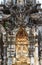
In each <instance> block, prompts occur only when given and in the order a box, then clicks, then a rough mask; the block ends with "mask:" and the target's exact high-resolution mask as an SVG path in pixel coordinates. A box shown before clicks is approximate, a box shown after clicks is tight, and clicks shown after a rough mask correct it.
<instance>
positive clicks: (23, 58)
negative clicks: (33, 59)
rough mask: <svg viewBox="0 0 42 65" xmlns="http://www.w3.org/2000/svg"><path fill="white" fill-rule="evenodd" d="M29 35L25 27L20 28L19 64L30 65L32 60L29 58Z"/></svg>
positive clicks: (17, 47)
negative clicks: (28, 64)
mask: <svg viewBox="0 0 42 65" xmlns="http://www.w3.org/2000/svg"><path fill="white" fill-rule="evenodd" d="M28 43H29V42H28V34H27V32H26V30H25V28H24V27H22V26H21V27H20V28H19V31H18V32H17V35H16V59H17V64H18V63H20V65H21V64H26V65H27V63H29V61H30V58H29V57H28V52H29V51H28Z"/></svg>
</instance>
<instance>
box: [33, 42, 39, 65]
mask: <svg viewBox="0 0 42 65" xmlns="http://www.w3.org/2000/svg"><path fill="white" fill-rule="evenodd" d="M34 62H35V63H34V65H39V57H38V43H36V44H35V52H34Z"/></svg>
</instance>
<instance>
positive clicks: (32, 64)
mask: <svg viewBox="0 0 42 65" xmlns="http://www.w3.org/2000/svg"><path fill="white" fill-rule="evenodd" d="M31 65H34V57H33V56H31Z"/></svg>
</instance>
